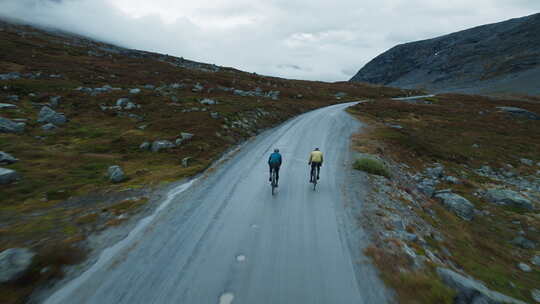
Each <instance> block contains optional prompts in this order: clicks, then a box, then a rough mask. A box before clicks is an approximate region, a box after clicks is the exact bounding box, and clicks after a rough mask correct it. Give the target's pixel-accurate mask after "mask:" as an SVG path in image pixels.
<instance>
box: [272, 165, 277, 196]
mask: <svg viewBox="0 0 540 304" xmlns="http://www.w3.org/2000/svg"><path fill="white" fill-rule="evenodd" d="M271 186H272V195H274V194H276V188H277V179H276V171H275V170H272V183H271Z"/></svg>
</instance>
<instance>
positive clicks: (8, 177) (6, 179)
mask: <svg viewBox="0 0 540 304" xmlns="http://www.w3.org/2000/svg"><path fill="white" fill-rule="evenodd" d="M17 179H19V174H17V172H16V171H14V170H10V169H5V168H0V185H6V184H10V183H12V182H14V181H16V180H17Z"/></svg>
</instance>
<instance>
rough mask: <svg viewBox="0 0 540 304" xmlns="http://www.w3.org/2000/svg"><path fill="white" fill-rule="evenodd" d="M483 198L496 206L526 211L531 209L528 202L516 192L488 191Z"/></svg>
mask: <svg viewBox="0 0 540 304" xmlns="http://www.w3.org/2000/svg"><path fill="white" fill-rule="evenodd" d="M484 197H485V198H486V200H487V201H488V202H491V203H494V204H498V205H503V206H512V207H518V208H523V209H527V210H532V209H533V205H532V202H531V201H530V200H528V199H527V198H525V197H523V196H522V195H521V194H519V193H518V192H516V191H512V190H508V189H488V190H487V191H486V192H485V195H484Z"/></svg>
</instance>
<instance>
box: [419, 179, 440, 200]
mask: <svg viewBox="0 0 540 304" xmlns="http://www.w3.org/2000/svg"><path fill="white" fill-rule="evenodd" d="M436 185H437V182H436V181H434V180H431V179H423V180H421V181H420V182H419V183H418V184H417V187H418V190H419V191H420V192H422V193H424V194H425V195H427V196H428V197H432V196H433V193H435V186H436Z"/></svg>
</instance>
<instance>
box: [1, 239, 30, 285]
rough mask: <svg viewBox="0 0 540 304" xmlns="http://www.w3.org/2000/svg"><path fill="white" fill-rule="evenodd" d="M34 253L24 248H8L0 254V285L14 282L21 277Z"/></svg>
mask: <svg viewBox="0 0 540 304" xmlns="http://www.w3.org/2000/svg"><path fill="white" fill-rule="evenodd" d="M34 256H35V253H33V252H32V251H30V250H29V249H26V248H10V249H7V250H4V251H2V252H1V253H0V283H6V282H9V281H13V280H16V279H18V278H20V277H21V275H23V274H24V273H25V272H26V271H27V270H28V268H29V267H30V265H31V264H32V259H33V258H34Z"/></svg>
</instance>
